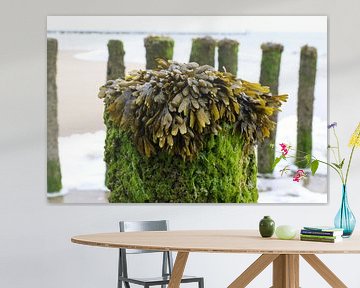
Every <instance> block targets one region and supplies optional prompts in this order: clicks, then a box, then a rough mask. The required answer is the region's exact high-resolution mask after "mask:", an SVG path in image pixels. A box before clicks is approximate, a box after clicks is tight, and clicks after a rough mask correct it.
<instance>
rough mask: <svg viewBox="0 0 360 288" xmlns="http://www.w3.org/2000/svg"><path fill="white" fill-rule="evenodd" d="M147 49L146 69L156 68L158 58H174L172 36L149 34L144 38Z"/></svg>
mask: <svg viewBox="0 0 360 288" xmlns="http://www.w3.org/2000/svg"><path fill="white" fill-rule="evenodd" d="M144 45H145V49H146V69H156V68H157V63H156V59H157V58H161V59H164V60H172V59H173V55H174V40H173V39H172V38H170V37H163V36H148V37H146V38H145V39H144Z"/></svg>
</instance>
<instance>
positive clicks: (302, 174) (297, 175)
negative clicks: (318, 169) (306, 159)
mask: <svg viewBox="0 0 360 288" xmlns="http://www.w3.org/2000/svg"><path fill="white" fill-rule="evenodd" d="M304 178H306V173H305V172H304V170H302V169H300V170H297V171H296V173H295V175H294V178H293V181H294V182H300V180H301V179H304Z"/></svg>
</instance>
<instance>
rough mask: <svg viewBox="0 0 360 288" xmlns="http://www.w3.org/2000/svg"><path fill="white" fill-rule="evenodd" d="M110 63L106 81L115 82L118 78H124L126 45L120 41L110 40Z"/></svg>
mask: <svg viewBox="0 0 360 288" xmlns="http://www.w3.org/2000/svg"><path fill="white" fill-rule="evenodd" d="M107 47H108V52H109V57H108V62H107V71H106V80H115V79H117V78H124V76H125V65H124V55H125V51H124V45H123V43H122V42H121V41H120V40H109V42H108V44H107Z"/></svg>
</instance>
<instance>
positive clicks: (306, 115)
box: [296, 45, 317, 168]
mask: <svg viewBox="0 0 360 288" xmlns="http://www.w3.org/2000/svg"><path fill="white" fill-rule="evenodd" d="M316 63H317V50H316V49H315V48H313V47H309V46H307V45H306V46H303V47H302V48H301V56H300V69H299V90H298V108H297V116H298V122H297V145H296V147H297V151H296V158H297V159H296V160H297V161H296V162H297V165H298V167H299V168H305V167H306V161H301V160H300V159H301V158H303V157H304V153H305V154H309V155H311V153H312V119H313V112H314V89H315V80H316Z"/></svg>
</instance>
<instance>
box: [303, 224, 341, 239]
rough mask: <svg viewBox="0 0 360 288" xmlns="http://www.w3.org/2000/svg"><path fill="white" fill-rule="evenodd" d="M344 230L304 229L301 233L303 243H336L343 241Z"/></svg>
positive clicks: (331, 228) (330, 228)
mask: <svg viewBox="0 0 360 288" xmlns="http://www.w3.org/2000/svg"><path fill="white" fill-rule="evenodd" d="M343 232H344V230H343V229H341V228H333V227H304V228H303V229H301V232H300V239H301V240H302V241H316V242H328V243H336V242H339V241H342V239H343V238H342V235H343Z"/></svg>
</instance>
